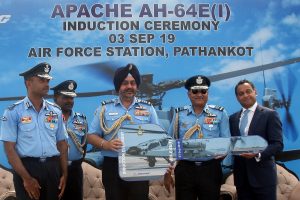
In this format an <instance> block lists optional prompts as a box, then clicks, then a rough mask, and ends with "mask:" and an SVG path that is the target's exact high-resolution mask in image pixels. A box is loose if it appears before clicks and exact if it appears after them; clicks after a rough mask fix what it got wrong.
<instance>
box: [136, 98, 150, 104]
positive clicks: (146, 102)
mask: <svg viewBox="0 0 300 200" xmlns="http://www.w3.org/2000/svg"><path fill="white" fill-rule="evenodd" d="M136 102H137V103H144V104H148V105H152V104H151V102H149V101H145V100H142V99H137V100H136Z"/></svg>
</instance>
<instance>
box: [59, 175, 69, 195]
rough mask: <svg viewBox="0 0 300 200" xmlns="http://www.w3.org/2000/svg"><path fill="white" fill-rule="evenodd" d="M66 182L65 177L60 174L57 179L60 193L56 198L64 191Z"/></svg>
mask: <svg viewBox="0 0 300 200" xmlns="http://www.w3.org/2000/svg"><path fill="white" fill-rule="evenodd" d="M66 184H67V177H66V176H64V175H62V176H61V177H60V180H59V186H58V189H59V190H60V193H59V195H58V199H61V198H62V196H63V194H64V192H65V188H66Z"/></svg>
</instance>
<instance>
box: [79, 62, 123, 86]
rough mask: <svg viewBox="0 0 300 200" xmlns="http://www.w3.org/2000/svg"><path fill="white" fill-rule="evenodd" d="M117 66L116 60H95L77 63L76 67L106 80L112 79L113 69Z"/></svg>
mask: <svg viewBox="0 0 300 200" xmlns="http://www.w3.org/2000/svg"><path fill="white" fill-rule="evenodd" d="M117 66H120V65H119V64H117V63H116V62H111V61H107V62H96V63H90V64H83V65H77V66H75V67H76V68H80V70H87V71H88V72H90V74H93V75H95V76H97V77H99V76H100V77H104V78H105V79H107V80H110V81H111V80H112V79H113V77H114V73H115V69H116V68H117Z"/></svg>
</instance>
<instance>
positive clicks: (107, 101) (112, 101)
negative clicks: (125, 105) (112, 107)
mask: <svg viewBox="0 0 300 200" xmlns="http://www.w3.org/2000/svg"><path fill="white" fill-rule="evenodd" d="M114 102H115V101H114V100H113V99H111V100H106V101H102V102H101V104H102V106H104V105H106V104H110V103H114Z"/></svg>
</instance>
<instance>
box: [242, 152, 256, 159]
mask: <svg viewBox="0 0 300 200" xmlns="http://www.w3.org/2000/svg"><path fill="white" fill-rule="evenodd" d="M256 155H257V154H256V153H242V154H240V156H241V157H243V158H247V159H250V158H254V157H255V156H256Z"/></svg>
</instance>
